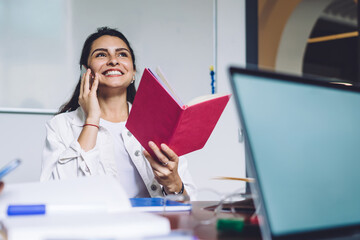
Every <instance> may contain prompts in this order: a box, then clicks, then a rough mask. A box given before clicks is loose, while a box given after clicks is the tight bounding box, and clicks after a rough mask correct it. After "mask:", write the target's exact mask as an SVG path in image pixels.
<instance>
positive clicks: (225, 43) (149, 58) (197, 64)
mask: <svg viewBox="0 0 360 240" xmlns="http://www.w3.org/2000/svg"><path fill="white" fill-rule="evenodd" d="M14 1H15V2H18V3H21V2H22V1H20V0H14ZM64 2H65V6H63V7H64V8H63V10H64V9H65V10H64V14H65V16H66V21H65V23H63V24H64V28H65V29H66V30H65V34H66V37H65V38H64V39H65V40H64V41H65V42H66V43H67V50H66V51H65V52H63V54H64V55H65V56H66V57H64V59H67V60H64V61H63V65H62V64H60V65H59V66H57V68H61V66H63V67H64V68H63V69H66V70H65V72H66V71H68V73H64V74H65V75H62V77H63V78H66V80H64V81H63V82H62V83H61V84H59V85H56V92H58V93H59V94H54V95H53V97H54V98H61V99H62V100H63V99H65V96H69V95H70V93H71V91H70V90H71V88H72V87H73V86H74V85H75V83H76V80H77V76H78V74H79V70H78V68H77V61H78V58H79V54H80V48H81V45H82V42H83V41H84V39H85V37H86V36H87V35H88V34H89V33H91V32H93V31H94V30H95V29H96V27H98V26H102V25H110V26H112V27H118V28H119V29H121V30H123V29H124V30H123V31H124V33H125V34H126V35H128V38H129V39H130V40H131V42H132V43H133V48H134V50H135V52H136V55H137V64H138V70H139V72H138V74H137V79H139V77H140V76H141V71H142V69H143V68H144V67H145V66H146V67H147V66H149V67H156V66H158V65H160V66H161V68H162V69H163V71H164V72H165V74H166V75H167V78H168V79H169V81H170V82H171V85H172V86H173V87H174V89H176V91H177V93H178V95H180V96H181V98H182V99H183V100H184V101H188V100H190V99H192V98H194V97H196V96H199V95H203V94H208V93H210V89H211V88H210V76H209V66H210V65H211V64H214V61H213V58H214V52H213V50H214V46H213V45H214V41H213V40H214V38H213V34H214V32H213V29H214V28H213V10H214V5H213V2H212V1H211V2H210V1H208V0H202V1H197V2H196V3H194V2H193V1H190V0H186V1H185V0H184V1H181V2H180V3H179V1H161V0H154V1H151V3H150V2H148V1H140V0H135V1H114V0H106V1H101V2H100V1H95V0H88V1H85V0H77V1H71V0H68V1H64ZM125 3H126V5H125ZM215 3H216V4H217V11H218V18H217V31H218V32H217V48H216V49H217V52H216V54H217V56H218V57H217V75H216V77H217V80H218V85H217V89H218V92H231V89H230V86H229V80H228V72H227V71H228V67H229V65H230V64H235V65H244V64H245V36H244V34H245V14H244V13H245V6H244V4H245V3H244V0H241V1H239V0H221V1H215ZM116 4H118V5H116ZM115 5H116V6H119V8H116V7H114V6H115ZM108 6H112V7H110V8H109V7H108ZM124 6H126V8H125V7H124ZM154 6H157V7H154ZM99 9H106V13H107V14H106V15H102V17H101V18H99V17H98V16H97V14H99ZM0 10H1V8H0ZM149 19H151V21H149ZM53 47H55V46H53ZM69 49H70V50H69ZM3 50H4V49H3ZM52 53H53V52H52V51H49V54H50V55H51V54H52ZM29 61H30V60H29ZM0 63H1V58H0ZM0 65H1V64H0ZM2 66H4V65H2ZM44 67H46V65H44ZM29 68H31V66H27V69H29ZM48 70H49V69H44V71H48ZM50 70H51V69H50ZM56 71H58V70H56ZM56 71H55V72H53V74H52V75H49V76H48V78H45V79H44V81H45V80H46V81H49V82H50V83H52V82H53V81H54V79H53V78H52V76H56ZM63 71H64V70H63ZM50 72H51V71H50ZM49 74H50V73H49ZM2 79H4V78H2ZM2 84H3V85H1V84H0V86H4V85H6V84H8V83H7V82H6V81H5V82H4V80H3V81H2ZM18 84H19V85H21V84H20V83H18ZM69 86H71V88H70V87H69ZM18 88H19V86H18ZM40 89H41V91H44V89H46V88H45V87H43V88H40ZM20 90H21V91H26V90H28V89H22V88H21V89H19V91H20ZM0 92H2V93H4V92H6V90H5V88H3V89H0ZM8 98H9V99H11V98H10V97H8ZM17 98H18V97H16V98H15V99H17ZM51 99H52V98H50V97H49V96H48V97H47V98H45V104H44V106H45V105H46V104H47V103H46V101H47V100H49V101H50V102H51V105H49V106H50V107H49V108H57V106H58V103H59V102H62V101H60V100H56V101H51ZM16 101H17V100H16ZM14 105H15V107H18V106H17V105H16V104H15V103H14ZM40 107H41V106H40ZM48 118H49V116H45V115H31V114H23V115H18V114H4V113H2V114H0V119H1V121H2V122H0V124H1V123H2V124H1V125H0V126H1V129H0V131H1V132H2V133H4V134H2V135H1V136H0V141H1V142H0V143H2V144H3V145H2V146H7V147H6V148H5V147H3V148H2V151H3V152H4V154H3V155H2V156H3V159H1V161H0V164H1V165H3V164H5V162H7V161H9V160H10V159H12V158H14V157H17V156H18V157H21V158H23V159H24V160H26V167H25V165H24V167H23V168H22V169H23V170H22V172H20V169H19V171H18V174H16V175H15V173H14V175H13V176H9V177H8V178H7V179H6V180H7V181H8V182H17V181H29V180H34V178H35V179H36V176H37V175H38V174H39V166H40V158H41V149H42V146H43V141H44V135H45V133H44V123H45V121H46V120H47V119H48ZM238 122H239V121H238V119H237V116H236V109H235V104H234V102H233V99H232V100H231V101H230V103H229V105H228V106H227V108H226V109H225V112H224V114H223V116H222V117H221V118H220V120H219V123H218V125H217V126H216V128H215V130H214V132H213V134H212V135H211V137H210V139H209V141H208V143H207V144H206V146H205V147H204V149H203V150H200V151H197V152H194V153H191V154H188V156H187V158H188V160H189V168H190V171H191V172H192V174H193V176H194V178H195V182H196V183H197V184H198V186H199V188H201V189H203V188H212V189H217V190H218V191H220V192H232V191H234V190H235V189H239V188H241V187H243V186H244V185H243V184H242V183H239V182H231V181H219V180H212V178H213V177H216V176H234V177H243V176H245V166H244V156H243V155H244V153H243V146H242V143H239V141H238V130H239V124H238ZM14 129H15V130H16V131H14ZM30 130H31V131H30ZM9 139H13V140H11V141H9ZM30 163H31V164H30ZM23 171H31V172H32V174H31V176H30V175H29V176H28V175H26V174H25V172H23Z"/></svg>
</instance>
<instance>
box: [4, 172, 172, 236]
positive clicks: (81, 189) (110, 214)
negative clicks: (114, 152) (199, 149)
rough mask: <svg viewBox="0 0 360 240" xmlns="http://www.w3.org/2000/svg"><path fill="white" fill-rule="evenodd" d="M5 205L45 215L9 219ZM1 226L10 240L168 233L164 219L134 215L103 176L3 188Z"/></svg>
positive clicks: (111, 180)
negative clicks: (37, 207) (39, 210)
mask: <svg viewBox="0 0 360 240" xmlns="http://www.w3.org/2000/svg"><path fill="white" fill-rule="evenodd" d="M9 205H11V207H17V206H19V205H20V207H23V206H26V207H28V206H30V207H33V206H37V205H41V206H43V207H44V206H45V207H44V208H45V211H44V212H43V213H39V212H37V214H35V213H34V214H30V215H21V214H20V215H17V216H11V215H10V216H9V215H8V214H7V210H8V207H9ZM25 212H26V211H25ZM0 220H1V224H2V227H3V231H4V232H5V233H6V234H7V236H8V240H22V239H27V240H40V239H41V240H43V239H66V238H68V239H69V238H70V239H71V238H72V239H74V238H78V239H84V238H85V239H86V238H89V239H111V238H115V239H123V238H126V239H128V238H130V239H131V238H142V237H144V236H154V235H155V236H157V235H164V234H168V233H169V232H170V224H169V221H168V219H167V218H163V217H161V216H157V215H152V214H149V213H140V212H135V211H133V210H132V208H131V204H130V201H129V198H128V196H127V195H126V193H125V191H124V189H123V188H122V187H121V185H120V184H119V182H118V181H117V180H116V179H115V178H112V177H106V176H101V177H100V176H99V177H82V178H74V179H72V180H62V181H49V182H32V183H21V184H19V183H18V184H6V185H5V189H4V191H3V192H2V193H1V194H0Z"/></svg>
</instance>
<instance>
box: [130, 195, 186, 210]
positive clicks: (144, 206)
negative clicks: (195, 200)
mask: <svg viewBox="0 0 360 240" xmlns="http://www.w3.org/2000/svg"><path fill="white" fill-rule="evenodd" d="M130 202H131V205H132V207H133V209H134V210H138V211H144V212H162V211H166V212H177V211H190V210H191V204H190V203H183V202H177V201H173V200H166V206H165V207H164V202H165V199H164V198H130Z"/></svg>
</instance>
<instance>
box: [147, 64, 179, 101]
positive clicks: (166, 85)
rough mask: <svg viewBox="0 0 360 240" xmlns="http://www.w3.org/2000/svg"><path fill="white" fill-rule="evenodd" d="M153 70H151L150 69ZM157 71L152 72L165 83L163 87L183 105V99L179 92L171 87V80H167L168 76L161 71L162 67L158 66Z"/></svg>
mask: <svg viewBox="0 0 360 240" xmlns="http://www.w3.org/2000/svg"><path fill="white" fill-rule="evenodd" d="M150 71H151V70H150ZM155 71H156V73H154V72H152V71H151V73H152V74H153V75H154V76H155V77H156V78H157V79H158V80H159V82H160V83H161V85H163V87H164V88H165V89H166V90H167V91H168V92H169V93H170V95H171V96H172V97H173V98H174V99H175V100H176V102H177V103H178V104H179V105H180V106H183V105H184V103H183V102H182V101H181V99H180V98H179V97H178V96H177V94H176V93H175V91H174V90H173V89H172V88H171V86H170V84H169V82H168V81H167V80H166V77H165V75H164V73H163V72H162V71H161V69H160V67H156V70H155Z"/></svg>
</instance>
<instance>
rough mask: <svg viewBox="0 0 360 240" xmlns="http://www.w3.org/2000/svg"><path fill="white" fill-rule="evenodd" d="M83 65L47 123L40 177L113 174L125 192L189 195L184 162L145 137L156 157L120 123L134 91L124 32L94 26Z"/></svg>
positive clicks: (190, 187) (130, 54)
mask: <svg viewBox="0 0 360 240" xmlns="http://www.w3.org/2000/svg"><path fill="white" fill-rule="evenodd" d="M80 66H84V67H86V68H87V71H86V73H84V74H83V75H82V76H81V78H80V80H79V82H78V84H77V86H76V89H75V91H74V94H73V96H72V98H71V99H70V101H69V102H68V103H66V104H65V105H64V106H63V107H61V110H60V111H59V114H58V115H56V116H55V117H54V118H52V119H51V120H50V121H49V122H48V123H47V125H46V128H47V138H46V144H45V148H44V151H43V164H42V174H41V180H43V181H44V180H50V179H66V178H71V177H77V176H90V175H103V174H107V175H112V176H114V177H116V178H117V179H118V180H119V182H120V183H121V184H122V185H123V186H124V188H125V190H126V191H127V193H128V195H129V197H149V196H150V197H158V196H163V195H166V194H170V193H171V194H184V195H188V196H190V197H192V196H193V193H194V191H195V186H194V184H193V181H192V178H191V175H190V173H189V171H188V169H187V161H186V159H184V158H183V157H181V158H179V157H178V156H177V154H176V153H175V152H173V151H172V149H170V148H169V147H167V146H166V145H165V144H161V146H157V145H155V144H154V143H153V142H151V141H150V142H149V147H150V148H151V149H152V150H153V151H154V153H155V154H156V158H153V157H151V155H150V154H149V153H148V152H147V151H145V150H143V148H142V146H141V145H140V143H139V142H138V141H137V140H136V139H135V138H134V136H133V135H132V134H131V132H129V131H128V130H127V129H126V128H125V123H126V120H127V118H128V116H129V111H130V109H131V104H132V102H133V100H134V96H135V92H136V91H135V87H134V79H135V72H136V66H135V55H134V52H133V50H132V48H131V46H130V43H129V42H128V40H127V39H126V38H125V36H124V35H123V34H122V33H120V32H119V31H117V30H116V29H111V28H107V27H103V28H99V29H98V31H97V32H95V33H94V34H92V35H90V36H89V37H88V38H87V40H86V41H85V43H84V46H83V51H82V54H81V58H80Z"/></svg>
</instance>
